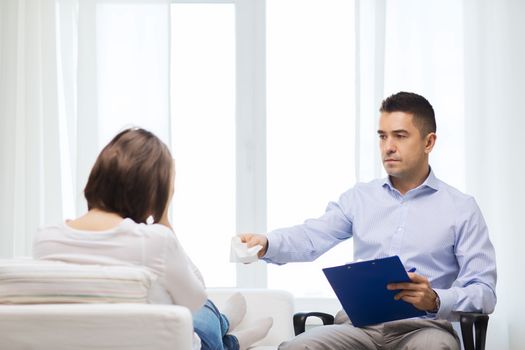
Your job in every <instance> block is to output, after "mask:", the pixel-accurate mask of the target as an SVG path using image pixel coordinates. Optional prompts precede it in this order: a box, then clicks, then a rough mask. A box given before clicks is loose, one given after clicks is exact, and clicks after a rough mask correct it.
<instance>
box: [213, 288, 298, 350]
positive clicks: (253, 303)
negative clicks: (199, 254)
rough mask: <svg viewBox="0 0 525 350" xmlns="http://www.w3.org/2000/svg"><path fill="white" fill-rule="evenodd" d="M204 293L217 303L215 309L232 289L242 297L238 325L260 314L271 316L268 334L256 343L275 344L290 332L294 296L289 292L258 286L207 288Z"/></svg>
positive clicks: (220, 307)
mask: <svg viewBox="0 0 525 350" xmlns="http://www.w3.org/2000/svg"><path fill="white" fill-rule="evenodd" d="M207 292H208V297H209V298H210V299H211V300H212V301H213V302H214V303H215V305H217V307H218V308H219V310H221V309H222V307H223V306H224V302H225V301H226V300H227V299H228V298H229V297H230V296H231V295H232V294H233V293H235V292H240V293H241V294H242V295H244V297H245V298H246V304H247V305H246V306H247V308H246V309H247V310H246V316H245V317H244V319H243V320H242V322H241V323H240V324H239V326H238V328H239V329H242V328H244V327H246V326H247V325H249V324H250V323H252V322H254V321H256V320H258V319H260V318H263V317H272V318H273V326H272V328H270V332H268V335H267V336H266V337H265V338H264V339H262V340H261V341H259V342H257V343H255V344H254V348H257V347H258V346H273V347H276V346H278V345H279V344H280V343H282V342H283V341H286V340H290V339H291V338H293V336H294V331H293V323H292V318H293V313H294V299H293V295H292V294H290V293H289V292H286V291H283V290H276V289H258V288H208V289H207Z"/></svg>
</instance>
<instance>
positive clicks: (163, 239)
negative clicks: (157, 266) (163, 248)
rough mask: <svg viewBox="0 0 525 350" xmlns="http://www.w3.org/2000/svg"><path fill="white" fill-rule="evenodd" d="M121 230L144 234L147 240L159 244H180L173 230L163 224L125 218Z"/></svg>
mask: <svg viewBox="0 0 525 350" xmlns="http://www.w3.org/2000/svg"><path fill="white" fill-rule="evenodd" d="M121 231H122V232H126V233H130V232H133V233H134V234H136V235H139V236H142V237H143V238H144V240H145V242H148V241H150V242H157V243H159V244H175V245H178V244H179V242H178V239H177V237H176V236H175V234H174V233H173V231H172V230H171V229H170V228H169V227H167V226H165V225H162V224H144V223H136V222H134V221H133V220H131V219H125V220H124V222H123V223H122V225H121Z"/></svg>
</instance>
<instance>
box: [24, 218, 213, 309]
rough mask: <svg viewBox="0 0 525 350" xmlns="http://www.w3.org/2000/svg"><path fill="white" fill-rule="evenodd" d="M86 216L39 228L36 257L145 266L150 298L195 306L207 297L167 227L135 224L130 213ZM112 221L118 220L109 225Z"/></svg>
mask: <svg viewBox="0 0 525 350" xmlns="http://www.w3.org/2000/svg"><path fill="white" fill-rule="evenodd" d="M108 214H109V213H108ZM110 215H111V214H110ZM89 222H90V221H87V222H84V224H83V225H79V220H75V221H73V222H72V223H73V225H70V224H69V223H62V224H59V225H55V226H49V227H45V228H42V229H40V230H39V231H38V233H37V235H36V236H35V240H34V247H33V255H34V257H35V258H37V259H45V260H58V261H64V262H69V263H77V264H98V265H136V266H144V267H146V268H147V269H148V270H149V271H150V272H152V273H153V274H154V275H155V276H156V277H157V281H156V283H155V284H154V287H153V288H152V290H151V293H150V301H151V302H152V303H173V304H177V305H182V306H186V307H188V308H190V309H191V310H196V309H198V308H199V307H201V306H202V304H203V303H204V302H205V300H206V293H205V291H204V285H203V283H202V281H201V280H200V279H199V278H198V276H197V275H196V274H195V272H194V271H193V270H192V264H191V263H190V262H189V261H188V259H187V257H186V254H185V252H184V250H183V248H182V246H181V245H180V243H179V241H178V239H177V237H176V236H175V235H174V234H173V232H172V231H171V230H170V229H169V228H167V227H166V226H164V225H160V224H153V225H146V224H137V223H135V222H134V221H133V220H131V219H129V218H127V219H122V218H120V222H118V219H116V220H113V221H112V220H107V222H105V223H104V221H98V222H97V220H91V225H90V224H89ZM80 223H82V221H80ZM112 223H113V225H114V224H115V223H117V225H116V226H113V227H111V226H112ZM72 226H74V227H72ZM80 227H89V228H97V227H98V228H105V227H111V228H109V229H106V230H85V229H79V228H80Z"/></svg>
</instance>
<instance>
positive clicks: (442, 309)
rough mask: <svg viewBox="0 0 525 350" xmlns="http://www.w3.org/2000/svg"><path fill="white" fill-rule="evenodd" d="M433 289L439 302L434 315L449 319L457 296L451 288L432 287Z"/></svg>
mask: <svg viewBox="0 0 525 350" xmlns="http://www.w3.org/2000/svg"><path fill="white" fill-rule="evenodd" d="M434 291H435V292H436V293H437V295H438V296H439V300H440V303H441V305H440V306H439V310H438V312H437V313H436V317H437V318H441V319H449V318H450V316H451V314H452V310H453V309H454V305H456V300H457V297H458V296H457V293H456V291H455V290H454V289H453V288H450V289H434Z"/></svg>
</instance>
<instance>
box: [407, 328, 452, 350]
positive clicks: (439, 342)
mask: <svg viewBox="0 0 525 350" xmlns="http://www.w3.org/2000/svg"><path fill="white" fill-rule="evenodd" d="M401 349H403V350H416V349H425V350H459V349H460V345H459V340H458V339H457V338H456V337H455V336H454V335H453V334H451V333H449V332H446V331H444V330H439V329H424V330H421V331H418V332H415V334H414V335H413V336H411V337H410V338H409V339H407V341H406V342H405V344H404V346H402V347H401Z"/></svg>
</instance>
